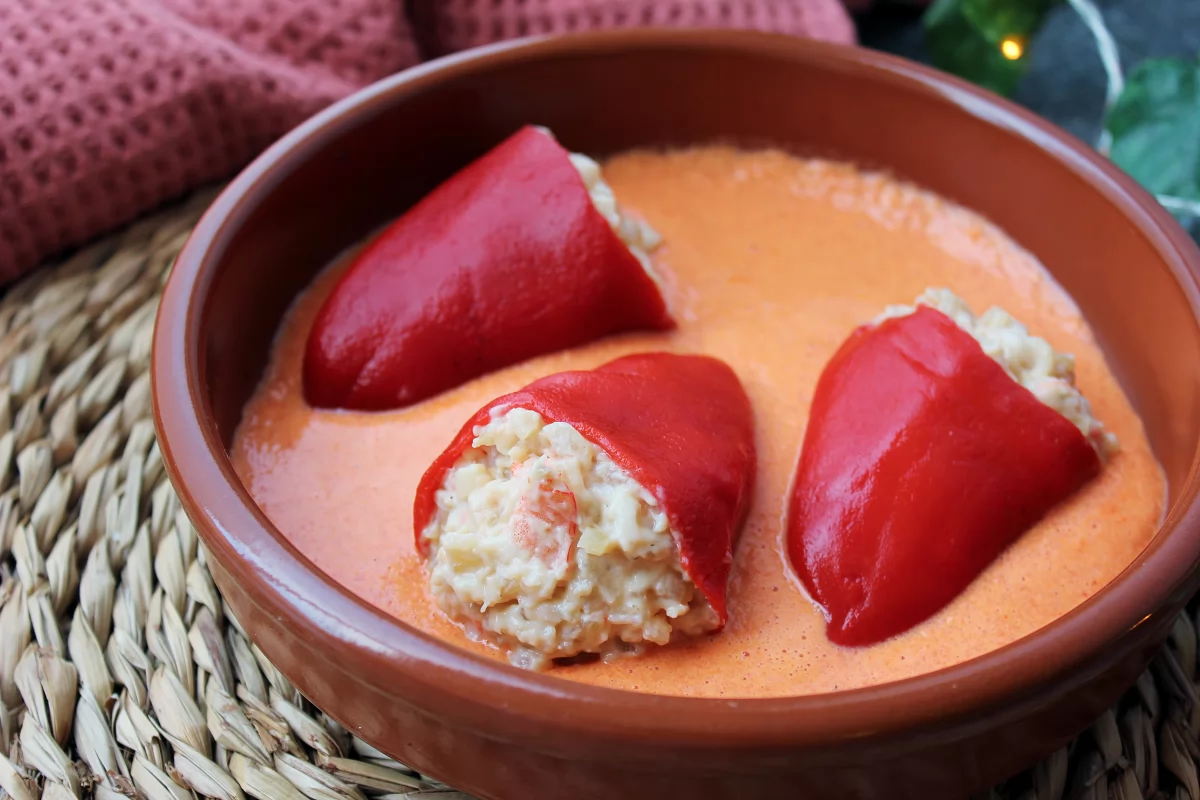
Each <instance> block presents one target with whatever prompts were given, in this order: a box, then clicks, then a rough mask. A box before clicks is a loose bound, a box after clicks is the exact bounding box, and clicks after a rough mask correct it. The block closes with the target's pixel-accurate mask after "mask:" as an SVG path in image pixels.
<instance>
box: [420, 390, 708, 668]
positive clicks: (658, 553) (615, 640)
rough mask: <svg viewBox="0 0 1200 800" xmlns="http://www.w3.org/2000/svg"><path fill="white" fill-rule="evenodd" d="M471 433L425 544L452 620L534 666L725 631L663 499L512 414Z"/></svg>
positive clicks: (600, 457)
mask: <svg viewBox="0 0 1200 800" xmlns="http://www.w3.org/2000/svg"><path fill="white" fill-rule="evenodd" d="M474 433H475V439H474V441H473V442H472V445H471V447H470V448H469V449H468V450H467V451H466V452H465V453H464V454H463V455H462V457H461V458H460V459H459V460H458V462H457V463H456V464H455V465H454V467H453V468H451V469H450V471H449V472H448V474H447V476H446V480H445V482H444V483H443V486H442V488H441V490H439V491H438V492H437V498H436V499H437V514H436V516H435V518H434V519H433V521H432V522H431V523H430V524H429V525H428V527H427V528H426V529H425V530H424V531H423V533H422V536H423V538H424V540H425V543H426V544H427V546H428V553H429V566H430V570H429V581H430V589H431V591H432V594H433V597H434V599H435V600H436V601H437V603H438V605H439V606H440V607H441V608H442V610H443V611H445V612H446V613H447V614H448V615H449V616H450V617H451V618H453V619H456V620H458V621H460V622H462V623H465V625H466V627H467V629H468V631H469V632H470V633H472V634H473V635H476V636H478V637H479V638H482V639H484V640H488V641H491V642H494V643H496V644H498V645H499V646H501V647H503V648H505V649H507V650H508V651H509V653H510V658H511V660H512V661H513V663H515V664H517V665H518V666H524V667H528V668H534V669H537V668H543V667H545V666H547V664H548V663H549V661H550V660H551V659H554V658H569V657H572V656H576V655H579V654H582V653H597V654H599V655H601V656H603V657H605V658H606V659H610V658H613V657H616V656H618V655H621V654H626V653H630V652H637V651H638V650H639V649H640V648H641V647H642V646H643V645H644V644H645V643H652V644H659V645H662V644H667V643H668V642H669V641H670V640H671V638H672V637H673V636H675V635H681V636H695V635H699V634H702V633H707V632H709V631H712V630H714V629H716V628H717V627H718V619H717V616H716V613H715V612H714V611H713V609H712V607H711V606H710V605H709V604H708V601H707V600H706V599H705V598H704V596H703V594H702V593H701V592H700V591H699V590H698V589H696V587H695V585H694V584H693V583H692V581H691V580H690V579H689V578H688V576H687V575H686V574H685V573H684V571H683V569H682V567H681V565H680V560H679V552H678V549H677V548H676V545H675V538H674V536H673V534H672V531H671V528H670V523H669V521H668V519H667V515H666V513H665V512H664V511H663V509H662V508H661V507H660V506H659V504H658V501H657V500H656V499H655V497H654V496H653V495H652V494H651V493H650V492H649V491H647V490H646V488H645V487H643V486H641V485H640V484H639V483H637V481H635V480H634V479H633V478H631V477H630V476H629V475H628V474H627V473H626V472H625V471H623V470H622V469H621V468H620V467H618V466H617V465H616V464H615V463H614V462H613V460H612V459H611V458H609V456H608V455H607V454H606V453H604V452H603V451H602V450H601V449H600V448H598V447H596V446H595V445H594V444H592V443H591V442H589V441H588V440H587V439H585V438H584V437H583V436H582V435H581V434H580V433H579V432H578V431H577V430H575V428H574V427H572V426H571V425H568V424H566V423H562V422H550V423H546V422H545V420H543V419H542V417H541V415H539V414H538V413H536V412H534V411H530V410H528V409H523V408H504V409H494V410H493V411H492V417H491V421H490V422H489V423H488V424H486V425H483V426H480V427H477V428H476V429H475V431H474Z"/></svg>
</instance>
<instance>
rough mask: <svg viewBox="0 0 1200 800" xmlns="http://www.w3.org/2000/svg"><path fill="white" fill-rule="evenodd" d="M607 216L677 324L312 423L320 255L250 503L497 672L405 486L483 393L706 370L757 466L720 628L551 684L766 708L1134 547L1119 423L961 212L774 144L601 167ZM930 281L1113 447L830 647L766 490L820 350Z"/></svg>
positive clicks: (1043, 290) (1135, 449)
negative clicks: (735, 411) (628, 231)
mask: <svg viewBox="0 0 1200 800" xmlns="http://www.w3.org/2000/svg"><path fill="white" fill-rule="evenodd" d="M605 177H606V179H607V180H608V182H609V183H610V184H611V185H612V187H613V189H614V191H615V193H616V195H617V197H618V198H619V200H620V202H621V204H622V206H623V207H624V208H625V209H627V210H630V211H632V212H634V213H636V214H638V215H640V216H642V217H644V218H645V219H646V220H648V221H649V222H650V223H651V224H652V225H653V226H654V227H655V228H656V229H657V230H658V231H659V232H660V233H661V234H662V236H663V238H664V242H665V243H664V245H663V246H662V248H660V249H659V251H658V252H656V254H655V257H654V261H655V265H656V267H657V269H658V271H659V272H660V273H661V274H662V275H663V277H664V281H665V285H666V294H667V297H668V301H669V303H670V304H671V306H672V311H673V313H674V314H675V316H676V319H677V320H678V322H679V328H678V330H676V331H673V332H671V333H667V334H639V335H632V336H624V337H618V338H613V339H608V340H604V341H601V342H597V343H594V344H592V345H589V346H587V347H583V348H578V349H576V350H573V351H570V352H565V353H558V354H554V355H551V356H546V357H543V358H538V359H534V360H532V361H529V362H526V363H524V364H520V365H517V366H515V367H512V368H509V369H506V370H502V371H500V372H496V373H493V374H491V375H488V376H485V377H483V378H481V379H478V380H476V381H473V382H471V383H468V384H466V385H464V386H462V387H459V388H458V389H455V390H452V391H450V392H447V393H445V394H443V395H441V396H438V397H436V398H434V399H433V400H431V401H427V402H425V403H423V404H420V405H417V406H415V407H412V408H409V409H406V410H403V411H399V412H389V413H375V414H361V413H347V412H329V411H315V410H313V409H311V408H309V407H308V406H307V405H306V404H305V403H304V400H303V397H302V393H301V374H300V373H301V369H300V368H301V362H302V358H303V352H304V343H305V339H306V337H307V334H308V330H309V328H310V326H311V324H312V320H313V318H314V316H315V315H316V313H317V310H318V309H319V308H320V305H321V303H322V301H323V299H324V297H325V296H326V295H327V293H328V292H329V290H330V289H331V288H332V284H333V282H334V281H335V280H336V277H337V275H338V274H340V269H341V267H342V266H344V263H342V264H335V265H333V266H332V267H331V268H330V269H329V270H328V271H326V272H325V273H324V274H322V275H321V276H320V277H319V278H318V279H317V280H316V281H315V282H314V284H313V285H312V287H311V288H310V289H309V290H308V291H307V292H306V293H305V294H303V295H302V296H301V297H300V298H299V300H298V301H297V303H296V305H295V306H294V308H293V311H292V312H291V313H290V314H289V316H288V317H287V318H286V319H285V321H284V323H283V326H282V328H281V330H280V332H279V338H278V342H277V345H276V348H275V350H274V352H273V354H272V357H271V361H270V364H269V366H268V369H267V372H266V375H265V377H264V380H263V383H262V385H261V386H260V388H259V390H258V391H257V393H256V394H255V395H254V397H253V398H252V399H251V401H250V403H249V404H248V406H247V408H246V411H245V416H244V420H243V423H242V425H241V427H240V428H239V429H238V432H237V435H236V437H235V441H234V445H233V450H232V457H233V461H234V465H235V468H236V469H237V472H238V474H239V476H240V477H241V478H242V480H243V481H244V483H245V484H246V486H247V487H248V489H249V491H250V493H251V494H252V496H253V497H254V499H255V500H256V502H257V503H258V504H259V505H260V507H261V508H262V509H263V511H264V512H265V513H266V514H267V516H268V517H269V518H270V519H271V520H272V522H274V523H275V525H276V526H277V527H278V528H279V529H280V530H281V531H282V533H283V534H284V535H285V536H286V537H288V538H289V540H290V541H291V542H292V543H293V544H294V545H295V546H296V547H297V548H298V549H299V550H300V551H301V552H302V553H303V554H305V555H306V556H307V557H308V558H309V559H311V560H312V561H313V563H315V564H316V565H317V566H318V567H320V568H321V569H323V570H325V571H326V572H327V573H328V574H329V575H330V576H331V577H332V578H333V579H335V580H336V581H338V582H339V583H341V584H342V585H344V586H346V587H347V588H348V589H350V590H351V591H353V592H354V593H355V594H357V595H359V596H360V597H362V598H364V599H365V600H367V601H368V602H370V603H372V604H374V605H375V606H377V607H379V608H380V609H382V610H384V611H385V612H387V613H389V614H392V615H394V616H395V617H396V618H398V619H400V620H402V621H404V622H407V623H409V624H411V625H413V626H415V627H417V628H419V629H421V630H424V631H427V632H429V633H432V634H434V635H435V636H438V637H440V638H442V639H443V640H446V641H449V642H451V643H453V644H455V645H458V646H461V647H464V648H468V649H473V650H476V651H478V652H480V653H484V654H487V655H490V656H492V657H494V658H496V659H498V660H501V659H503V658H504V654H503V653H501V652H500V651H498V650H495V649H493V648H491V647H488V646H486V645H481V644H477V643H474V642H472V641H470V640H468V639H467V638H466V637H465V636H464V635H463V634H462V632H461V631H460V630H459V628H458V627H457V626H456V625H454V624H453V623H452V622H450V621H449V620H448V619H446V618H445V617H444V616H443V615H442V614H441V612H440V611H439V610H438V609H437V607H436V606H435V604H434V602H433V600H432V599H431V598H430V596H429V594H428V589H427V575H426V572H425V567H424V565H423V564H422V563H421V560H420V558H419V557H418V555H417V553H416V551H415V547H414V537H413V532H412V529H411V525H412V502H413V493H414V489H415V487H416V484H417V481H418V479H419V478H420V476H421V474H422V472H423V471H424V470H425V468H426V467H427V466H428V465H429V463H430V462H431V461H432V460H433V459H434V458H435V457H436V456H437V455H438V453H440V452H441V450H442V449H443V448H444V447H445V446H446V445H447V443H448V442H449V441H450V440H451V438H452V437H453V436H454V434H455V433H456V432H457V430H458V428H459V427H460V426H461V424H462V422H463V420H465V419H466V418H468V417H469V416H470V415H471V414H472V413H474V411H475V410H476V409H478V408H479V407H480V406H481V405H483V404H485V403H486V402H487V401H489V400H490V399H491V398H493V397H496V396H498V395H500V394H504V393H506V392H509V391H512V390H513V389H516V388H518V387H520V386H522V385H524V384H526V383H528V382H529V381H531V380H533V379H535V378H538V377H541V376H543V375H547V374H550V373H553V372H558V371H561V370H565V369H578V368H591V367H595V366H597V365H599V364H602V363H604V362H606V361H608V360H610V359H612V358H615V357H617V356H620V355H623V354H626V353H632V352H639V351H647V350H673V351H677V352H698V353H706V354H709V355H713V356H716V357H718V358H721V359H723V360H725V361H726V362H728V363H729V364H730V365H731V366H732V367H733V368H734V370H735V371H736V372H737V374H738V376H739V378H740V379H741V381H742V382H743V384H744V385H745V388H746V390H747V392H748V393H749V395H750V398H751V401H752V403H753V406H754V412H755V417H756V427H757V447H758V454H759V461H760V465H759V472H758V480H757V488H756V496H755V500H754V503H753V506H752V508H751V511H750V515H749V518H748V520H747V522H746V525H745V527H744V529H743V532H742V536H741V540H740V543H739V545H738V548H737V553H736V561H735V565H734V570H733V577H732V581H731V584H730V593H729V600H730V620H729V624H728V626H727V627H726V629H725V630H724V631H723V632H722V633H720V634H718V635H716V636H713V637H709V638H704V639H701V640H697V641H693V642H683V643H679V644H672V645H671V646H669V647H666V648H650V649H648V651H647V652H646V653H645V654H644V655H643V656H641V657H638V658H628V659H623V660H620V661H618V662H616V663H613V664H604V663H600V662H595V663H585V664H577V665H573V666H570V667H560V668H556V669H555V671H554V674H555V675H556V676H558V677H562V678H566V679H570V680H578V681H584V682H587V683H593V684H599V685H605V686H610V687H614V688H623V689H633V690H638V691H646V692H657V693H665V694H683V695H698V696H725V697H751V696H785V695H800V694H811V693H818V692H826V691H831V690H836V689H848V688H854V687H859V686H865V685H871V684H876V683H882V682H886V681H890V680H895V679H900V678H904V677H908V676H911V675H915V674H920V673H924V672H928V671H932V670H935V669H939V668H942V667H945V666H949V665H951V664H954V663H958V662H960V661H963V660H966V659H969V658H972V657H974V656H977V655H980V654H983V653H985V652H988V651H990V650H993V649H995V648H997V647H1000V646H1003V645H1004V644H1007V643H1008V642H1011V641H1013V640H1015V639H1017V638H1020V637H1021V636H1024V635H1026V634H1028V633H1030V632H1032V631H1034V630H1036V629H1037V628H1039V627H1042V626H1044V625H1046V624H1047V623H1049V622H1051V621H1052V620H1054V619H1055V618H1057V617H1059V616H1061V615H1062V614H1064V613H1065V612H1067V611H1069V610H1070V609H1072V608H1074V607H1075V606H1076V605H1078V604H1079V603H1080V602H1082V601H1083V600H1084V599H1086V598H1087V597H1088V596H1090V595H1091V594H1093V593H1095V592H1096V591H1097V590H1099V589H1100V588H1101V587H1102V586H1103V585H1105V584H1106V583H1107V582H1109V581H1110V580H1112V578H1114V577H1115V576H1116V575H1117V574H1118V573H1119V572H1120V571H1121V570H1122V569H1124V568H1125V567H1126V566H1127V565H1128V564H1129V563H1130V562H1131V561H1132V560H1133V559H1134V557H1135V556H1136V555H1137V554H1138V553H1139V552H1140V551H1141V550H1142V549H1143V548H1144V547H1145V545H1146V544H1147V543H1148V542H1149V541H1150V539H1151V538H1152V537H1153V535H1154V532H1155V530H1156V528H1157V524H1158V521H1159V519H1160V517H1161V515H1162V507H1163V500H1164V494H1165V487H1164V480H1163V477H1162V472H1161V470H1160V469H1159V467H1158V464H1157V462H1156V461H1155V459H1154V456H1153V454H1152V453H1151V451H1150V447H1149V445H1148V444H1147V441H1146V437H1145V434H1144V432H1143V430H1142V425H1141V422H1140V421H1139V419H1138V417H1137V415H1136V414H1135V413H1134V411H1133V409H1132V408H1131V406H1130V404H1129V403H1128V401H1127V400H1126V398H1125V396H1124V395H1123V393H1122V391H1121V389H1120V387H1119V385H1118V384H1117V382H1116V380H1115V379H1114V377H1113V376H1112V375H1111V374H1110V372H1109V370H1108V368H1107V366H1106V364H1105V362H1104V358H1103V356H1102V354H1101V352H1100V350H1099V348H1098V346H1097V345H1096V343H1095V341H1094V340H1093V338H1092V334H1091V333H1090V331H1089V330H1088V328H1087V326H1086V324H1085V323H1084V322H1083V320H1082V318H1081V316H1080V314H1079V312H1078V310H1077V309H1076V307H1075V305H1074V304H1073V302H1072V301H1071V299H1070V298H1069V297H1068V296H1067V295H1066V294H1065V292H1063V290H1062V289H1061V288H1059V287H1058V286H1057V285H1056V284H1055V283H1054V282H1053V281H1052V280H1051V279H1050V278H1049V276H1048V275H1047V274H1046V273H1045V272H1044V271H1043V270H1042V268H1041V267H1040V265H1038V263H1037V262H1036V260H1035V259H1033V258H1032V256H1030V255H1029V254H1028V253H1026V252H1025V251H1023V250H1021V249H1020V248H1019V247H1017V246H1016V245H1015V244H1013V243H1012V242H1011V241H1010V240H1009V239H1007V237H1005V236H1004V235H1003V234H1002V233H1000V232H999V231H998V230H997V229H995V228H994V227H992V226H991V225H989V224H988V223H986V222H985V221H984V220H982V219H981V218H980V217H978V216H976V215H974V214H972V213H969V212H967V211H965V210H963V209H961V208H959V207H957V206H955V205H953V204H950V203H948V202H946V201H943V200H941V199H939V198H937V197H935V196H933V195H930V194H928V193H924V192H922V191H919V190H917V189H915V188H913V187H910V186H907V185H904V184H901V183H898V182H896V181H894V180H891V179H889V178H887V177H885V176H882V175H878V174H871V173H865V172H860V171H858V170H856V169H855V168H853V167H850V166H847V165H843V164H837V163H831V162H823V161H813V160H803V159H798V158H795V157H792V156H788V155H785V154H783V153H779V152H774V151H758V152H739V151H735V150H732V149H727V148H720V147H704V148H695V149H690V150H684V151H677V152H673V153H668V154H662V153H650V152H632V153H628V154H625V155H621V156H618V157H616V158H614V159H612V160H610V161H609V162H608V163H607V164H606V166H605ZM929 286H946V287H949V288H951V289H953V290H954V291H956V292H957V293H958V294H960V295H961V296H963V297H964V298H965V299H966V300H967V301H968V303H970V304H971V306H972V307H973V308H974V309H975V310H976V311H977V312H980V311H983V310H984V309H985V308H987V307H988V306H991V305H999V306H1002V307H1004V308H1005V309H1007V310H1008V311H1010V312H1011V313H1012V314H1013V315H1014V316H1016V317H1017V318H1018V319H1020V320H1022V321H1023V322H1025V323H1026V325H1027V326H1028V327H1029V328H1030V330H1031V332H1033V333H1034V334H1036V335H1039V336H1042V337H1043V338H1045V339H1047V340H1048V341H1049V342H1050V343H1051V344H1052V345H1053V346H1054V347H1055V348H1056V349H1058V350H1062V351H1066V352H1071V353H1074V354H1075V355H1076V357H1077V362H1076V366H1077V375H1078V383H1079V386H1080V388H1081V389H1082V391H1083V392H1084V394H1085V395H1086V396H1087V397H1088V398H1089V400H1090V401H1091V403H1092V406H1093V410H1094V412H1095V414H1096V416H1097V417H1098V418H1100V419H1101V420H1103V421H1104V422H1105V423H1106V424H1107V425H1108V426H1109V428H1110V429H1111V430H1112V431H1113V432H1114V433H1115V434H1116V436H1117V437H1118V439H1119V440H1120V442H1121V445H1122V449H1121V452H1120V453H1119V454H1118V455H1117V456H1116V457H1114V458H1113V459H1112V460H1111V461H1110V463H1109V464H1108V465H1107V466H1106V468H1105V469H1104V471H1103V473H1102V474H1101V475H1100V477H1099V478H1097V479H1096V480H1094V481H1093V482H1092V483H1091V484H1089V485H1088V486H1086V487H1085V488H1084V489H1083V490H1082V491H1081V492H1080V493H1079V494H1078V495H1076V496H1075V497H1074V498H1072V499H1071V500H1070V501H1068V502H1067V503H1066V504H1064V505H1062V506H1060V507H1059V508H1058V509H1056V510H1055V511H1054V512H1053V513H1051V514H1050V515H1049V516H1048V517H1047V518H1046V519H1045V520H1043V522H1041V523H1040V524H1039V525H1038V526H1037V527H1035V528H1034V529H1033V530H1031V531H1029V532H1028V533H1027V534H1026V535H1025V536H1024V537H1023V538H1022V539H1021V540H1020V541H1019V542H1018V543H1017V544H1016V545H1015V546H1014V547H1012V548H1011V549H1010V550H1008V551H1007V552H1006V553H1005V554H1004V555H1003V556H1002V557H1001V558H1000V559H999V560H998V561H997V562H996V563H994V564H993V565H992V566H991V567H990V568H989V569H988V570H986V571H985V572H984V573H983V574H982V575H981V576H980V577H979V579H977V580H976V581H975V582H974V583H973V584H972V585H971V587H970V588H969V589H968V590H967V591H966V592H965V593H964V594H963V595H961V596H960V597H959V598H958V599H957V600H955V601H954V602H953V603H952V604H951V605H950V606H948V607H947V608H945V609H943V610H942V611H941V612H940V613H938V614H937V615H935V616H934V617H933V618H931V619H929V620H928V621H927V622H925V623H923V624H921V625H919V626H918V627H916V628H914V629H912V630H910V631H908V632H907V633H905V634H903V635H901V636H899V637H896V638H894V639H891V640H888V641H886V642H883V643H882V644H879V645H874V646H871V647H865V648H856V649H846V648H839V647H836V646H834V645H832V644H831V643H829V641H828V639H827V638H826V636H825V620H824V618H823V617H822V615H821V614H820V612H819V611H817V610H816V609H815V608H814V607H813V606H812V605H811V604H810V603H809V601H808V600H807V598H806V597H805V596H804V595H803V593H802V591H801V589H800V588H799V586H798V584H797V582H796V580H795V578H794V575H793V573H792V571H791V569H790V567H789V565H788V564H787V559H786V555H785V553H784V549H783V546H782V542H781V527H782V518H783V514H784V510H785V509H784V502H785V498H786V496H787V494H788V492H787V489H788V482H789V478H790V475H791V471H792V469H793V468H794V465H795V461H796V457H797V455H798V453H799V448H800V443H801V440H802V438H803V434H804V428H805V423H806V419H807V413H808V402H809V398H810V397H811V395H812V390H813V387H814V385H815V383H816V381H817V378H818V377H819V375H820V373H821V370H822V369H823V367H824V365H825V363H826V362H827V360H828V359H829V357H830V355H831V354H832V353H833V352H834V351H835V350H836V349H837V347H838V346H839V344H840V343H841V342H842V341H843V340H844V339H845V337H846V336H847V335H848V334H849V333H850V332H851V331H852V330H853V329H854V328H855V327H856V326H857V325H859V324H861V323H863V322H865V321H868V320H870V319H872V318H874V317H875V316H876V315H877V314H878V313H879V312H880V311H881V310H882V309H883V308H884V307H886V306H888V305H890V304H895V303H905V302H910V301H911V300H912V298H914V297H916V296H917V295H918V294H920V293H921V291H922V290H924V289H925V288H926V287H929Z"/></svg>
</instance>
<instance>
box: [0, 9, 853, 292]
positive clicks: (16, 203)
mask: <svg viewBox="0 0 1200 800" xmlns="http://www.w3.org/2000/svg"><path fill="white" fill-rule="evenodd" d="M640 25H670V26H692V27H716V26H726V27H741V28H762V29H767V30H773V31H779V32H785V33H792V34H797V35H802V36H812V37H816V38H823V39H829V40H833V41H840V42H851V41H853V40H854V28H853V25H852V23H851V21H850V19H849V17H848V16H847V15H846V12H845V10H844V9H843V8H842V6H841V5H840V4H839V2H838V0H667V1H666V2H661V1H660V0H409V2H408V3H404V2H402V0H17V2H15V3H14V2H11V0H0V283H2V282H8V281H11V280H12V279H13V278H15V277H16V276H18V275H20V274H21V272H23V271H25V270H27V269H29V268H30V267H32V266H34V265H35V264H37V263H38V262H39V261H40V260H41V259H43V258H45V257H46V256H48V255H51V254H53V253H56V252H58V251H60V250H63V249H64V248H67V247H70V246H72V245H75V244H79V243H81V242H83V241H85V240H87V239H89V238H91V237H92V236H95V235H96V234H99V233H101V232H104V231H106V230H109V229H112V228H114V227H117V226H120V225H122V224H124V223H127V222H129V221H130V220H132V219H134V218H136V217H137V216H139V215H140V214H142V213H144V212H146V211H147V210H149V209H151V208H153V207H154V206H156V205H159V204H160V203H162V202H163V201H165V200H169V199H172V198H175V197H178V196H180V195H181V194H183V193H184V192H186V191H187V190H188V189H190V188H193V187H196V186H199V185H201V184H204V183H206V182H209V181H212V180H214V179H217V178H221V177H224V176H227V175H230V174H232V173H233V172H234V171H236V170H237V169H238V168H239V167H240V166H242V165H243V164H245V163H247V162H248V161H249V160H250V159H251V158H253V157H254V155H255V154H257V153H258V152H259V151H260V150H262V149H263V148H264V147H266V146H267V145H268V144H270V142H271V141H273V140H274V139H276V138H278V137H279V136H280V135H281V134H283V133H284V132H285V131H287V130H288V129H290V128H291V127H293V126H294V125H296V123H298V122H300V121H301V120H302V119H304V118H305V117H307V116H309V115H311V114H312V113H313V112H315V111H317V110H318V109H320V108H322V107H323V106H325V105H327V104H329V103H331V102H333V101H334V100H336V99H338V98H339V97H342V96H344V95H346V94H349V93H350V92H352V91H354V90H355V89H358V88H360V87H362V86H365V85H366V84H368V83H370V82H372V81H375V80H377V79H379V78H382V77H384V76H385V75H388V74H390V73H392V72H395V71H396V70H399V69H403V68H404V67H407V66H409V65H411V64H414V63H416V62H418V61H419V60H421V58H422V56H425V57H429V56H434V55H441V54H443V53H448V52H453V51H456V50H461V49H464V48H467V47H474V46H477V45H481V44H485V43H488V42H492V41H496V40H497V39H505V38H510V37H516V36H524V35H533V34H544V33H559V32H566V31H574V30H585V29H591V28H611V27H625V26H640Z"/></svg>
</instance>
